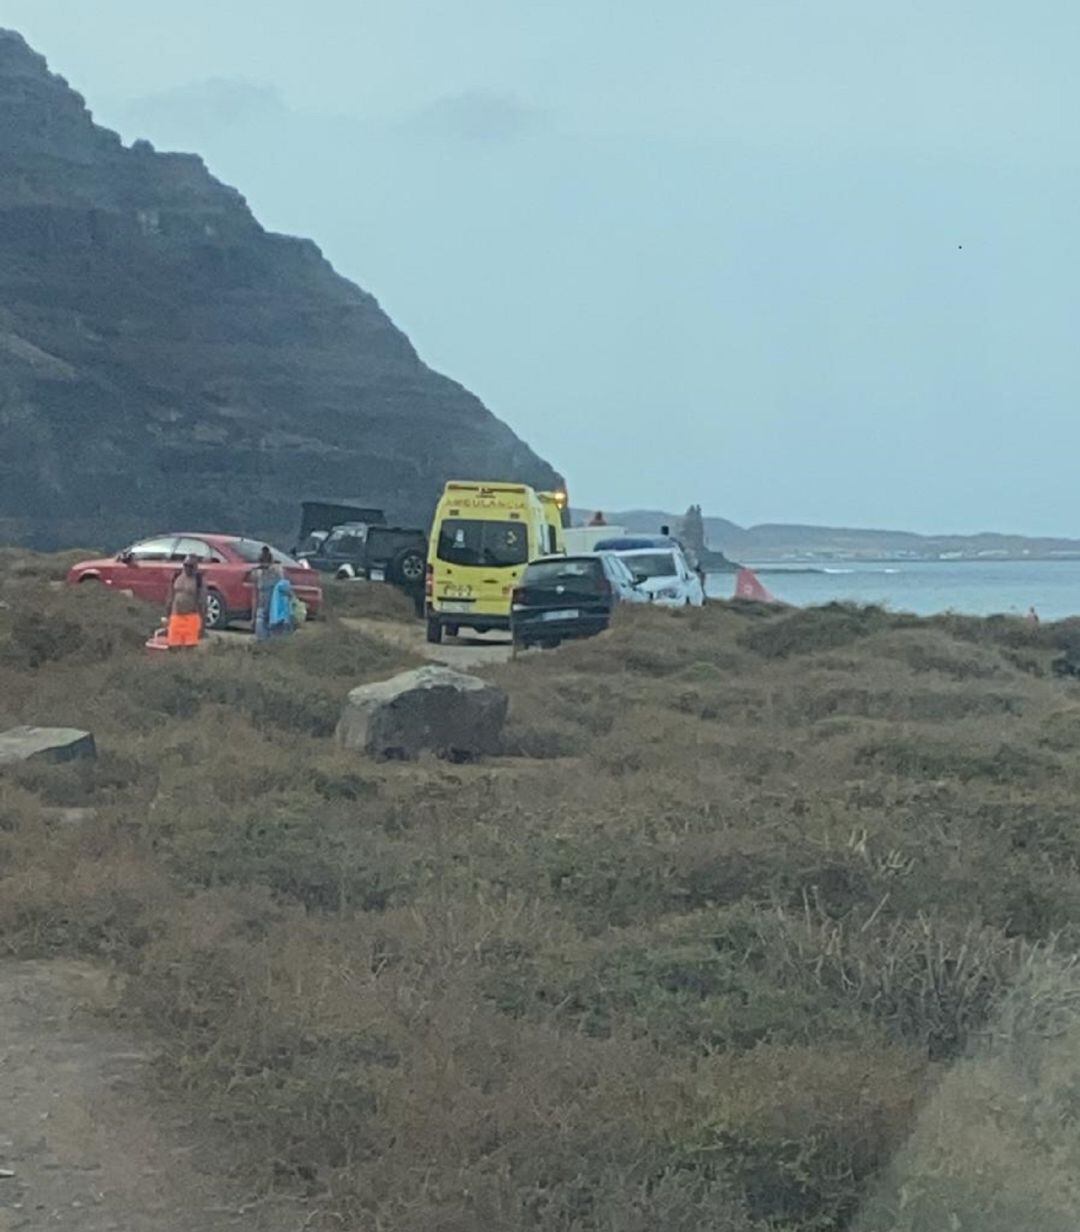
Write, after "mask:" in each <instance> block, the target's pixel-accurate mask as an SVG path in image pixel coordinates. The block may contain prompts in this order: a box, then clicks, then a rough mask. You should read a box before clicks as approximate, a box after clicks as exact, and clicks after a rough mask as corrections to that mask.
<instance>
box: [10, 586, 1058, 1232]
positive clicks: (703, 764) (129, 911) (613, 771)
mask: <svg viewBox="0 0 1080 1232" xmlns="http://www.w3.org/2000/svg"><path fill="white" fill-rule="evenodd" d="M20 585H21V586H24V587H25V588H26V589H25V590H24V591H23V593H24V595H25V596H27V597H29V596H30V595H31V594H33V595H35V596H38V597H37V598H35V599H34V600H33V602H34V603H38V602H40V604H41V605H42V609H41V610H42V611H48V612H49V613H50V618H57V619H60V620H67V621H71V622H72V623H73V624H74V625H76V626H77V627H78V629H79V633H78V635H77V636H76V637H75V638H74V639H71V640H69V641H67V642H65V643H64V645H65V646H66V647H68V648H67V649H65V650H63V652H60V651H59V649H58V645H57V643H55V642H52V643H47V644H46V645H44V646H43V647H41V648H39V649H34V647H35V646H37V643H35V642H34V640H33V639H32V638H31V637H29V635H28V633H25V632H21V633H17V635H16V636H14V638H13V636H12V633H11V629H12V625H11V623H10V614H11V611H12V610H13V609H8V610H7V611H0V718H2V719H4V720H8V721H10V722H12V723H14V722H34V721H39V722H46V721H47V722H64V723H75V724H79V725H84V726H88V727H90V728H91V729H92V730H94V731H95V734H96V735H97V737H98V743H99V746H100V749H101V758H100V760H99V762H98V763H96V764H95V765H93V766H86V767H49V766H44V767H42V766H28V767H25V768H23V769H21V770H18V771H16V772H14V773H11V772H8V773H5V774H4V775H3V777H2V778H0V944H2V945H3V947H4V949H5V950H6V951H7V952H9V953H16V954H26V955H29V954H52V953H77V954H81V955H90V956H97V957H99V958H101V959H103V960H106V961H110V962H112V963H114V964H115V965H116V966H117V967H118V968H119V969H120V970H121V971H123V972H124V973H126V974H127V975H128V976H129V977H130V978H129V979H128V980H127V982H126V988H127V994H126V1001H125V1003H124V1007H123V1012H125V1013H128V1014H130V1015H133V1016H137V1019H138V1021H139V1022H140V1023H142V1024H144V1025H146V1026H149V1027H150V1028H152V1029H153V1031H154V1032H155V1036H156V1039H157V1040H158V1041H159V1043H160V1047H161V1056H162V1060H161V1064H160V1067H159V1074H160V1078H161V1081H162V1083H163V1084H165V1085H166V1086H167V1087H168V1088H169V1089H170V1090H172V1091H173V1092H174V1093H178V1094H179V1095H180V1096H181V1097H188V1098H190V1099H191V1100H192V1102H193V1105H195V1106H197V1107H200V1108H201V1109H203V1110H204V1111H206V1112H209V1113H210V1114H212V1115H213V1116H214V1117H215V1118H216V1119H218V1120H219V1121H220V1122H222V1123H223V1124H224V1125H225V1126H226V1127H227V1128H228V1129H229V1130H230V1131H231V1136H232V1139H233V1141H234V1142H235V1144H236V1150H237V1153H238V1161H237V1162H242V1163H243V1164H244V1166H245V1167H246V1168H247V1169H248V1171H249V1174H250V1176H251V1178H252V1183H253V1184H255V1185H259V1186H262V1187H264V1188H266V1189H269V1188H271V1187H275V1186H276V1187H281V1186H289V1187H293V1188H296V1189H298V1190H299V1191H301V1192H303V1193H306V1194H307V1195H308V1196H309V1201H310V1203H311V1216H312V1222H311V1226H312V1227H313V1228H314V1227H318V1226H320V1225H323V1226H339V1227H340V1226H355V1227H365V1228H367V1227H370V1228H373V1229H374V1228H378V1229H380V1232H421V1230H423V1232H431V1230H432V1229H438V1230H440V1232H480V1230H481V1229H483V1230H484V1232H487V1230H488V1229H499V1232H504V1230H506V1232H519V1230H520V1232H526V1230H529V1232H616V1230H618V1232H626V1230H628V1229H629V1230H631V1232H634V1230H640V1232H654V1230H655V1229H664V1230H665V1232H669V1230H674V1232H705V1230H709V1232H712V1230H715V1232H751V1230H753V1232H765V1230H766V1229H768V1232H781V1230H782V1232H810V1230H811V1229H814V1230H815V1232H823V1230H825V1229H839V1228H841V1227H843V1226H845V1224H846V1223H847V1222H848V1221H850V1219H851V1217H852V1214H853V1212H854V1210H855V1209H856V1207H857V1205H858V1203H859V1201H860V1199H861V1198H862V1197H863V1196H865V1195H866V1193H867V1192H868V1191H869V1190H872V1189H873V1186H874V1181H875V1177H880V1175H881V1173H882V1171H883V1170H884V1169H885V1167H886V1165H887V1163H888V1160H889V1157H890V1155H891V1154H892V1153H893V1152H894V1151H895V1150H896V1149H897V1146H898V1144H899V1143H900V1142H901V1141H902V1140H903V1139H904V1137H905V1135H906V1134H907V1133H908V1132H909V1131H910V1129H911V1128H912V1126H914V1125H917V1124H919V1122H918V1116H919V1110H920V1106H921V1100H922V1097H923V1092H924V1089H925V1085H926V1083H927V1081H928V1079H934V1080H936V1079H937V1078H938V1077H939V1076H940V1075H941V1073H942V1071H943V1070H944V1068H945V1065H946V1064H947V1063H952V1062H953V1061H954V1059H955V1058H957V1057H964V1056H965V1055H966V1053H967V1051H968V1050H970V1049H971V1048H972V1046H973V1041H977V1040H979V1039H981V1038H982V1037H983V1034H984V1033H985V1032H986V1031H987V1030H988V1029H989V1026H988V1024H991V1023H993V1022H994V1021H998V1022H1002V1021H1004V1019H1003V1018H1001V1017H1000V1015H1002V1014H1003V1013H1004V1014H1008V1013H1012V1012H1013V1011H1012V1010H1010V1009H1009V1008H1008V1007H1009V1006H1011V1005H1013V1004H1014V1002H1012V1001H1010V1000H1009V996H1010V994H1009V990H1010V988H1012V987H1013V986H1014V985H1016V984H1017V981H1023V980H1025V979H1027V978H1028V976H1027V975H1026V974H1025V973H1026V972H1028V971H1029V969H1031V964H1032V963H1033V962H1034V960H1033V959H1032V957H1031V955H1032V948H1031V943H1032V942H1033V941H1035V940H1038V939H1040V938H1045V937H1048V936H1050V935H1051V934H1053V933H1060V940H1059V942H1058V947H1059V953H1060V954H1061V955H1063V956H1067V955H1068V953H1069V952H1070V951H1071V949H1072V948H1074V947H1076V946H1077V945H1078V944H1080V827H1078V825H1077V823H1076V816H1075V799H1076V794H1077V789H1078V788H1080V740H1077V739H1074V736H1075V733H1074V731H1073V728H1074V727H1075V726H1076V723H1075V722H1074V716H1072V713H1071V707H1072V705H1073V704H1074V702H1073V700H1072V693H1071V689H1070V686H1067V685H1064V684H1062V683H1060V682H1058V681H1056V680H1054V679H1053V678H1052V677H1051V676H1050V675H1049V672H1048V664H1049V662H1050V660H1051V659H1052V658H1053V656H1054V655H1055V654H1056V653H1058V652H1059V651H1060V648H1061V646H1062V645H1064V644H1065V643H1067V642H1069V641H1070V639H1071V638H1072V637H1073V636H1074V634H1073V631H1072V630H1071V629H1059V628H1054V627H1047V626H1043V627H1042V628H1041V629H1039V630H1032V629H1030V627H1028V626H1026V625H1023V622H1015V621H1003V622H978V621H965V620H961V619H959V618H952V617H949V618H941V619H939V620H936V621H932V622H922V621H917V620H915V619H914V618H911V617H901V616H894V615H892V614H890V613H886V612H881V611H880V610H875V609H870V610H866V611H861V610H859V609H852V608H842V607H838V608H834V609H829V610H823V611H817V612H813V611H811V612H805V613H793V612H790V611H787V612H777V611H772V610H769V609H766V608H763V607H761V606H754V605H750V606H747V605H740V604H730V605H728V604H718V605H713V606H710V607H709V608H707V609H705V610H703V611H695V612H689V613H683V612H679V613H669V612H663V611H658V610H644V611H633V612H628V613H625V614H624V616H623V617H622V618H620V619H619V620H618V621H617V622H616V625H615V627H614V628H613V629H612V630H611V631H610V632H609V633H607V634H605V635H603V636H601V637H598V638H595V639H592V640H590V641H588V642H583V643H580V644H577V645H571V646H567V647H565V648H564V649H562V650H560V651H559V652H558V653H555V654H538V655H526V656H521V657H520V658H519V659H518V660H517V661H515V662H513V663H510V664H506V665H505V666H502V667H499V668H497V669H492V671H491V673H490V674H491V676H492V677H493V678H494V679H496V680H497V681H498V682H499V683H501V684H502V685H503V686H504V687H505V688H506V689H507V690H508V692H509V694H510V698H511V723H510V729H509V751H510V752H511V753H512V754H513V756H511V757H507V758H504V759H494V760H491V761H488V762H481V763H478V764H475V765H468V766H448V765H446V764H445V763H439V762H435V761H421V762H419V763H416V764H410V765H396V764H394V765H384V764H378V763H371V762H367V761H365V760H364V759H362V758H360V757H359V756H358V755H356V754H353V753H349V752H346V751H345V750H342V749H339V748H337V747H336V746H335V745H334V744H333V743H332V742H331V740H330V739H329V732H330V731H331V729H332V727H333V724H334V722H335V721H336V718H337V714H338V710H339V708H340V704H341V701H342V699H343V697H344V695H345V693H346V691H347V690H348V689H349V688H350V687H351V686H352V685H354V684H357V683H360V682H361V681H363V680H365V679H373V678H376V677H378V676H383V675H388V674H390V673H391V672H393V671H395V670H398V669H399V668H401V667H405V666H411V665H412V664H413V662H414V660H412V659H411V658H410V657H409V655H408V654H407V653H404V652H399V651H397V650H395V649H394V648H393V646H392V645H391V644H390V643H388V642H387V641H385V640H382V639H372V638H368V637H366V636H365V635H363V634H362V633H357V632H354V631H351V630H349V629H348V628H345V627H342V626H341V625H340V624H339V623H338V621H337V620H336V618H335V617H334V615H333V612H331V615H330V617H329V619H328V620H327V621H325V622H319V624H318V625H316V626H315V627H310V628H307V629H305V630H304V631H303V632H302V634H301V635H300V636H298V637H296V638H293V639H290V640H288V641H286V642H282V643H279V644H274V645H271V646H269V647H267V648H265V649H260V650H259V651H257V652H251V653H249V652H248V651H247V649H246V648H244V647H242V646H241V645H240V644H239V643H238V642H235V641H234V642H231V643H228V644H226V645H224V646H222V647H221V648H220V649H217V648H214V649H213V650H212V651H211V652H209V653H205V654H202V653H200V654H198V655H194V656H191V657H190V658H186V659H181V658H171V657H166V658H164V659H163V660H156V659H151V658H150V657H149V656H147V655H146V654H144V653H143V652H142V650H141V646H140V643H141V639H142V637H143V636H144V633H145V629H146V615H147V610H148V609H145V608H136V607H133V606H132V605H131V604H128V603H126V601H124V600H122V599H118V598H117V597H116V596H110V595H92V594H87V595H85V596H84V595H83V594H82V592H77V593H74V594H73V593H71V592H66V591H54V590H51V589H49V588H48V587H44V588H43V589H41V590H40V591H37V590H35V589H34V586H35V585H36V583H34V582H32V581H29V582H24V583H20ZM362 589H363V588H360V587H357V588H356V589H355V590H354V589H353V588H352V587H343V588H342V592H341V593H342V596H343V599H344V601H347V602H351V601H352V597H353V596H354V595H355V596H359V595H360V594H361V593H362ZM376 589H378V590H379V591H380V592H381V594H382V595H384V596H385V595H387V594H392V593H393V592H391V591H389V588H385V587H378V588H376ZM335 593H336V592H335ZM91 605H93V606H91ZM80 639H81V640H80ZM59 805H65V806H68V805H80V806H88V807H91V808H93V809H96V810H97V812H96V815H94V816H93V817H91V818H89V819H84V820H83V821H81V823H80V824H78V825H74V826H73V825H69V824H65V822H64V821H63V820H62V817H61V816H60V815H57V814H56V813H55V812H54V811H53V810H55V809H56V808H57V806H59ZM1028 987H1029V988H1030V987H1033V986H1032V985H1030V983H1029V985H1028ZM1040 987H1041V985H1040ZM1040 995H1041V994H1040ZM1029 999H1030V1000H1032V1001H1033V1003H1034V1002H1035V1001H1037V1000H1038V998H1037V997H1034V998H1029ZM1003 1007H1004V1008H1003ZM995 1015H998V1017H997V1019H995ZM1040 1055H1041V1056H1044V1057H1046V1058H1049V1060H1048V1061H1047V1064H1050V1065H1051V1066H1053V1065H1057V1064H1059V1061H1058V1060H1057V1057H1056V1054H1054V1056H1051V1055H1050V1053H1045V1054H1040ZM1010 1089H1011V1088H1010ZM1055 1098H1056V1096H1055ZM1055 1106H1060V1107H1063V1106H1065V1100H1064V1096H1062V1099H1061V1100H1059V1101H1058V1104H1057V1105H1055ZM1040 1124H1042V1122H1040ZM1007 1137H1008V1136H1006V1138H1007ZM962 1140H963V1141H966V1139H963V1137H962V1135H961V1136H960V1137H958V1145H957V1150H956V1153H955V1154H956V1158H957V1159H958V1160H959V1158H960V1154H961V1147H960V1143H961V1141H962ZM975 1141H976V1139H975V1138H973V1139H972V1143H974V1142H975ZM963 1150H964V1151H966V1152H967V1153H968V1156H967V1157H972V1158H973V1157H974V1150H975V1148H974V1146H973V1145H972V1146H964V1147H963ZM964 1166H965V1167H966V1165H964ZM950 1167H953V1166H952V1165H950ZM953 1173H955V1176H954V1175H952V1174H950V1176H949V1177H948V1183H949V1186H951V1187H952V1188H951V1192H953V1193H954V1194H955V1193H957V1192H959V1190H958V1188H957V1187H958V1186H959V1187H960V1188H962V1187H963V1184H967V1181H966V1180H965V1179H964V1178H963V1177H961V1175H960V1174H961V1173H963V1167H961V1164H960V1163H959V1162H958V1163H956V1165H955V1167H953ZM1002 1175H1003V1176H1005V1175H1008V1176H1012V1175H1013V1174H1012V1173H1005V1172H1003V1173H1002ZM1043 1175H1044V1177H1045V1178H1048V1177H1049V1174H1043ZM965 1176H966V1174H965ZM1047 1183H1048V1184H1049V1183H1051V1181H1050V1180H1049V1179H1047ZM1052 1183H1053V1184H1059V1183H1060V1182H1059V1181H1053V1182H1052ZM1009 1184H1010V1185H1011V1184H1012V1182H1011V1181H1010V1182H1009ZM1016 1185H1017V1186H1018V1187H1020V1188H1021V1189H1022V1182H1021V1181H1020V1180H1019V1179H1018V1180H1017V1181H1016ZM965 1192H966V1191H965ZM1024 1194H1025V1200H1030V1196H1029V1195H1028V1194H1027V1191H1026V1190H1024ZM1059 1205H1060V1204H1059ZM1051 1207H1052V1204H1051ZM957 1209H961V1208H960V1207H958V1208H957ZM1003 1209H1004V1208H1003ZM1048 1209H1051V1208H1050V1207H1048ZM1053 1209H1057V1208H1053ZM892 1226H893V1225H891V1224H887V1223H885V1224H882V1225H881V1227H882V1228H883V1229H884V1228H890V1227H892ZM897 1226H898V1227H903V1228H904V1229H905V1232H908V1228H909V1227H912V1226H913V1225H897ZM938 1226H943V1227H945V1226H948V1225H947V1224H944V1223H942V1224H939V1225H938ZM987 1226H992V1225H987ZM1016 1226H1018V1227H1022V1226H1023V1225H1022V1224H1017V1225H1016ZM1046 1226H1053V1225H1052V1223H1048V1224H1047V1225H1046ZM876 1227H877V1225H873V1224H871V1225H869V1226H868V1230H867V1232H870V1229H874V1232H876ZM927 1232H929V1225H927ZM934 1232H937V1228H936V1227H935V1229H934ZM995 1232H996V1229H995Z"/></svg>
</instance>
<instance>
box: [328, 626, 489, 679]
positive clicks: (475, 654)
mask: <svg viewBox="0 0 1080 1232" xmlns="http://www.w3.org/2000/svg"><path fill="white" fill-rule="evenodd" d="M341 623H342V624H343V625H345V626H346V627H348V628H350V629H358V630H360V631H361V632H363V633H367V634H370V636H371V637H379V638H382V639H383V641H387V642H392V643H393V644H394V645H395V646H402V647H404V648H406V649H408V650H411V651H412V652H413V653H414V654H417V655H421V656H423V657H424V658H425V659H430V660H431V661H432V662H433V663H445V664H446V666H447V667H456V668H459V669H460V670H461V671H469V670H471V669H472V668H477V667H484V666H485V665H488V664H491V663H505V662H506V661H507V660H508V659H509V658H510V656H511V653H512V651H513V647H512V646H511V643H510V635H509V634H508V633H476V634H473V633H462V634H461V636H460V637H448V638H445V639H444V640H443V642H442V645H440V646H433V645H432V644H431V643H430V642H428V641H427V639H426V638H425V636H424V626H423V624H421V623H420V622H419V621H416V622H414V623H410V624H399V623H397V622H395V621H391V620H373V619H369V618H366V617H357V616H347V617H344V618H343V619H342V622H341Z"/></svg>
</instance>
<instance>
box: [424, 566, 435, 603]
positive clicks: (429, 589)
mask: <svg viewBox="0 0 1080 1232" xmlns="http://www.w3.org/2000/svg"><path fill="white" fill-rule="evenodd" d="M424 594H425V595H426V596H427V597H428V598H429V599H430V598H432V597H433V596H434V594H435V570H434V568H433V567H432V566H431V565H428V567H427V569H426V570H425V571H424Z"/></svg>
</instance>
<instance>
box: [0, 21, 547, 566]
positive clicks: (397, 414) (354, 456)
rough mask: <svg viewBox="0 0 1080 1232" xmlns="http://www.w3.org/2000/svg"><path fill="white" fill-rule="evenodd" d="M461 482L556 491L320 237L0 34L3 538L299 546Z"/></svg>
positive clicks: (422, 507)
mask: <svg viewBox="0 0 1080 1232" xmlns="http://www.w3.org/2000/svg"><path fill="white" fill-rule="evenodd" d="M455 475H456V476H474V477H490V478H506V479H510V478H513V479H518V480H523V481H526V482H530V483H533V484H535V485H539V486H543V487H549V486H551V485H554V484H555V483H556V482H558V477H557V476H556V475H555V473H554V472H553V471H552V469H551V468H550V467H549V466H548V465H547V464H546V463H544V462H543V461H541V460H540V459H539V458H538V457H537V456H536V455H535V454H534V453H533V452H532V451H531V450H530V449H529V448H528V447H527V446H526V445H524V444H523V443H522V442H521V441H520V440H518V438H517V437H515V436H514V434H513V433H512V432H511V431H510V429H509V428H507V427H506V426H505V425H504V424H502V423H500V422H499V420H497V419H496V418H495V417H494V416H493V415H492V414H491V413H490V412H489V411H488V410H487V409H486V408H485V407H484V406H483V405H482V404H481V403H480V401H479V400H478V399H477V398H475V397H474V396H473V395H472V394H470V393H469V392H468V391H467V390H465V389H463V388H462V387H461V386H460V385H458V384H456V383H455V382H453V381H451V380H448V379H447V378H446V377H443V376H440V375H439V374H438V373H435V372H432V371H431V370H430V369H429V368H427V367H426V366H425V365H424V364H423V363H422V362H421V361H420V359H419V358H418V356H417V354H416V352H415V351H414V350H413V347H412V345H411V344H410V343H409V340H408V339H407V338H406V337H405V335H404V334H402V333H401V332H400V331H399V330H398V329H396V328H395V326H394V325H393V323H392V322H391V321H390V320H389V318H388V317H387V316H386V315H385V313H383V312H382V310H381V309H380V308H379V305H378V304H377V303H376V301H375V300H374V299H373V298H372V297H371V296H370V295H368V294H367V293H366V292H364V291H362V290H360V289H359V288H358V287H356V286H354V285H353V284H352V283H350V282H348V281H346V280H345V279H343V278H341V277H339V276H338V275H337V274H336V273H335V272H334V270H333V269H332V268H331V267H330V265H329V264H328V263H327V262H326V261H325V260H324V259H323V257H322V256H321V254H320V252H319V250H318V248H317V247H316V246H315V245H314V244H313V243H311V242H309V241H306V240H299V239H293V238H289V237H286V236H281V235H274V234H271V233H269V232H267V231H265V230H263V228H262V227H260V225H259V224H258V222H257V221H256V220H255V218H254V217H253V216H252V214H251V212H250V210H249V209H248V208H247V205H246V203H245V202H244V199H243V198H242V197H241V196H240V194H239V193H237V192H235V191H234V190H233V189H230V188H227V187H225V186H224V185H222V184H220V183H218V182H217V181H216V180H215V179H214V178H213V177H212V176H211V175H210V174H209V172H208V171H207V169H206V167H205V166H204V165H203V163H202V162H201V161H200V160H199V159H198V158H197V157H193V156H191V155H186V154H159V153H156V152H155V151H154V150H153V149H152V148H151V147H150V146H149V145H148V144H146V143H143V142H136V143H135V145H134V146H132V147H131V148H127V147H125V146H124V145H123V143H122V142H121V141H120V139H119V137H117V136H116V134H114V133H111V132H108V131H106V130H104V129H101V128H99V127H97V126H96V125H95V124H94V123H93V120H92V118H91V116H90V113H89V112H88V111H87V109H86V106H85V104H84V102H83V100H82V98H81V97H80V96H79V95H78V94H76V93H75V92H74V91H73V90H71V89H70V88H69V86H68V85H67V83H66V82H65V81H63V79H62V78H59V77H56V76H54V75H52V74H50V73H49V71H48V68H47V65H46V63H45V61H44V60H43V59H42V58H41V57H40V56H38V55H37V54H35V53H34V52H33V51H32V50H31V49H30V48H29V47H28V46H27V45H26V43H25V42H24V41H23V39H22V38H21V37H20V36H19V35H17V34H15V33H12V32H7V31H2V30H0V542H2V541H8V542H23V543H27V544H32V545H34V546H42V547H49V546H56V545H60V544H64V543H80V544H82V543H87V544H102V545H107V544H108V545H112V544H118V543H119V542H121V541H123V540H126V539H128V538H130V537H132V536H135V535H138V534H142V533H149V532H152V531H155V530H160V529H166V528H179V527H186V528H188V529H220V530H227V529H238V530H245V531H248V532H251V533H257V534H264V535H276V536H278V537H283V536H287V534H288V533H289V532H290V531H291V530H292V529H293V527H294V525H295V521H296V515H297V510H296V504H297V502H298V501H299V500H300V499H302V498H305V497H313V498H318V497H320V496H328V497H350V496H356V497H362V498H363V500H364V502H365V503H366V504H375V505H383V506H385V507H386V508H387V510H388V511H389V512H390V513H391V514H392V515H394V516H396V517H399V518H403V519H412V520H416V519H422V518H426V516H427V514H428V512H429V511H430V508H431V505H432V503H433V500H434V497H435V495H436V493H437V491H438V489H439V487H440V486H441V485H442V483H443V482H444V481H445V480H446V479H447V478H450V477H453V476H455Z"/></svg>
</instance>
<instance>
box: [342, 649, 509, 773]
mask: <svg viewBox="0 0 1080 1232" xmlns="http://www.w3.org/2000/svg"><path fill="white" fill-rule="evenodd" d="M508 705H509V699H508V698H507V696H506V694H505V693H504V692H503V690H502V689H500V688H498V687H497V686H496V685H493V684H490V683H489V682H488V681H486V680H481V679H480V678H479V677H477V676H467V675H465V674H464V673H462V672H456V671H454V670H453V669H452V668H449V667H436V666H429V667H420V668H417V669H416V670H415V671H411V672H403V673H402V674H401V675H398V676H394V677H392V678H391V679H390V680H380V681H377V682H376V683H374V684H365V685H360V686H359V688H356V689H353V690H352V691H351V692H350V693H349V696H348V699H347V700H346V702H345V708H344V710H343V711H342V715H341V719H340V721H339V722H338V726H337V740H338V743H339V744H342V745H344V746H345V747H346V748H348V749H359V750H362V751H363V752H365V753H368V754H370V755H371V756H373V757H387V758H414V757H417V756H419V755H420V754H421V753H425V752H426V753H434V754H436V756H439V757H446V758H450V759H451V760H465V759H468V758H472V757H479V756H483V755H484V754H493V753H498V752H499V751H500V750H501V748H502V731H503V726H504V724H505V723H506V712H507V708H508Z"/></svg>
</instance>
